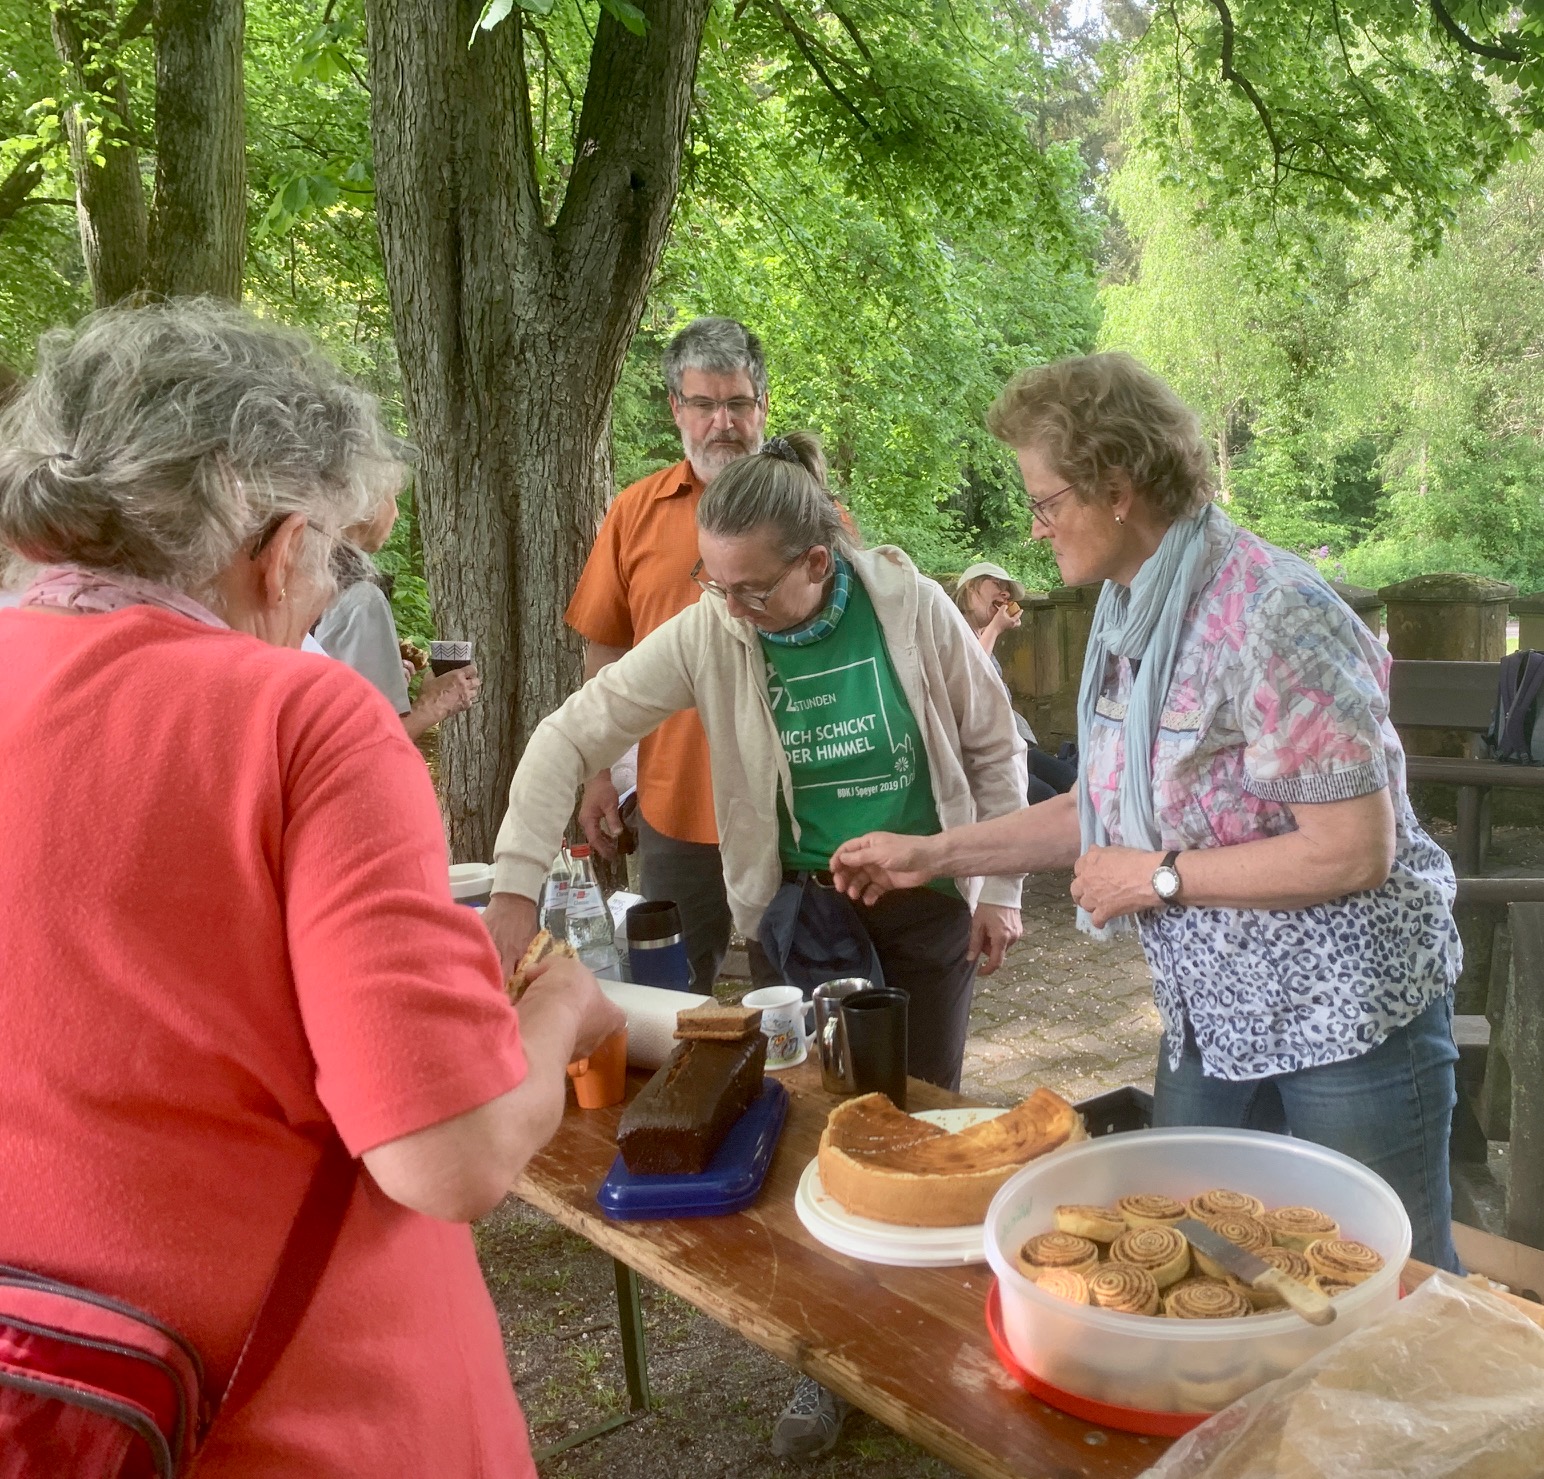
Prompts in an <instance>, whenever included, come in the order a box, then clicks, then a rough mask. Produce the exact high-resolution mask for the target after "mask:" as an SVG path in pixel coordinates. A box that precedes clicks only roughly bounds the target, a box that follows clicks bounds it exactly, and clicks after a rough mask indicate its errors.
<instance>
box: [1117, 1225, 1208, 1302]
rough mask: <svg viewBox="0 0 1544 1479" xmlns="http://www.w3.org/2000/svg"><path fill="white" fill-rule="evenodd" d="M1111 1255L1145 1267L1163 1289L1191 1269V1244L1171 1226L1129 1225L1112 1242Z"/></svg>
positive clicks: (1121, 1260)
mask: <svg viewBox="0 0 1544 1479" xmlns="http://www.w3.org/2000/svg"><path fill="white" fill-rule="evenodd" d="M1110 1258H1111V1259H1112V1260H1113V1261H1114V1262H1116V1263H1134V1264H1136V1266H1137V1267H1138V1268H1145V1269H1146V1270H1147V1271H1148V1273H1150V1274H1151V1275H1152V1276H1153V1282H1154V1283H1155V1284H1157V1286H1158V1287H1159V1288H1160V1289H1167V1288H1168V1287H1169V1285H1170V1284H1173V1283H1175V1282H1177V1281H1178V1280H1180V1279H1183V1278H1184V1277H1185V1275H1186V1274H1187V1273H1189V1272H1190V1244H1189V1243H1187V1242H1186V1241H1185V1239H1184V1237H1183V1235H1181V1234H1180V1233H1178V1232H1176V1231H1175V1230H1174V1229H1173V1228H1172V1227H1157V1226H1150V1227H1129V1228H1127V1229H1126V1231H1125V1232H1123V1233H1122V1234H1121V1235H1120V1236H1119V1237H1118V1238H1116V1240H1115V1241H1114V1242H1113V1243H1111V1244H1110Z"/></svg>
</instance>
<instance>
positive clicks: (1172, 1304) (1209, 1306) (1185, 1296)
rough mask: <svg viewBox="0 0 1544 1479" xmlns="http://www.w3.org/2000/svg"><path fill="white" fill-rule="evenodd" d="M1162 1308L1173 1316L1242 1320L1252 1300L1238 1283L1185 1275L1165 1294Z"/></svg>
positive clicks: (1172, 1318)
mask: <svg viewBox="0 0 1544 1479" xmlns="http://www.w3.org/2000/svg"><path fill="white" fill-rule="evenodd" d="M1163 1312H1164V1314H1166V1315H1167V1316H1168V1317H1169V1318H1170V1319H1171V1320H1240V1319H1242V1318H1243V1317H1244V1316H1245V1315H1247V1314H1248V1313H1249V1301H1248V1300H1247V1299H1245V1298H1244V1295H1243V1293H1242V1291H1241V1290H1240V1289H1239V1287H1238V1285H1236V1284H1228V1283H1224V1281H1223V1280H1221V1279H1186V1280H1185V1281H1184V1282H1183V1283H1179V1284H1176V1285H1175V1286H1174V1287H1173V1288H1172V1289H1170V1290H1169V1292H1168V1293H1167V1294H1165V1295H1164V1296H1163Z"/></svg>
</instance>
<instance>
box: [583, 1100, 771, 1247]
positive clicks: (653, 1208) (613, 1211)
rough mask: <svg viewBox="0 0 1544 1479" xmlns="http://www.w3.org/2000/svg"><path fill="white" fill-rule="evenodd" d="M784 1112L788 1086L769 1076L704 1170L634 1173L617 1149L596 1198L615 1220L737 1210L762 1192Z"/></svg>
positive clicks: (625, 1220) (697, 1215) (707, 1214)
mask: <svg viewBox="0 0 1544 1479" xmlns="http://www.w3.org/2000/svg"><path fill="white" fill-rule="evenodd" d="M787 1113H788V1090H787V1089H785V1088H784V1087H783V1086H782V1085H781V1084H780V1083H778V1081H777V1080H776V1079H774V1078H769V1079H765V1080H764V1081H763V1082H762V1085H761V1095H760V1097H759V1098H757V1099H756V1100H755V1101H754V1102H753V1103H752V1104H751V1106H750V1108H749V1109H747V1110H746V1111H745V1113H744V1114H742V1115H741V1116H740V1118H739V1119H738V1120H737V1121H735V1125H734V1128H733V1129H732V1130H730V1132H729V1134H728V1135H727V1136H725V1138H724V1143H723V1144H722V1145H720V1146H719V1148H718V1150H717V1152H716V1153H715V1154H714V1156H713V1159H712V1160H711V1161H709V1162H708V1168H707V1170H705V1171H700V1172H698V1173H697V1174H695V1175H680V1176H642V1175H635V1174H634V1173H633V1172H632V1171H629V1170H628V1169H627V1166H626V1163H625V1162H624V1161H623V1160H622V1157H621V1156H620V1155H619V1156H618V1157H617V1158H616V1160H615V1161H613V1162H612V1163H611V1170H610V1171H608V1172H607V1173H606V1179H605V1180H604V1181H603V1182H601V1185H600V1190H599V1191H598V1192H596V1193H595V1200H596V1201H597V1202H598V1203H599V1204H600V1209H601V1211H602V1212H604V1213H605V1214H606V1216H607V1217H609V1218H611V1219H612V1220H613V1221H614V1222H637V1221H641V1220H643V1219H645V1218H656V1219H657V1218H666V1217H722V1216H723V1215H724V1214H725V1213H728V1212H738V1211H740V1210H741V1209H742V1208H744V1207H748V1206H750V1204H751V1203H752V1202H754V1201H755V1200H756V1198H757V1196H759V1195H760V1193H761V1184H762V1182H763V1181H765V1180H766V1178H767V1167H768V1166H769V1165H770V1164H771V1162H772V1152H773V1151H774V1150H775V1149H776V1148H777V1137H778V1136H779V1135H780V1134H781V1133H782V1129H783V1118H784V1116H785V1115H786V1114H787Z"/></svg>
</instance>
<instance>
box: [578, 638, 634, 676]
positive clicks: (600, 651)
mask: <svg viewBox="0 0 1544 1479" xmlns="http://www.w3.org/2000/svg"><path fill="white" fill-rule="evenodd" d="M627 650H628V649H627V648H625V647H607V646H606V645H605V644H604V643H602V642H586V643H585V644H584V681H585V682H586V683H588V682H589V681H590V679H591V678H593V677H594V676H595V675H596V674H597V673H598V672H600V670H601V669H602V668H609V667H610V666H611V664H612V663H614V662H615V661H616V660H617V659H618V658H619V657H621V656H622V654H623V653H625V652H626V651H627Z"/></svg>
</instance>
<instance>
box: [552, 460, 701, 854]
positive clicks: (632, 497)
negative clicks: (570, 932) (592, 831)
mask: <svg viewBox="0 0 1544 1479" xmlns="http://www.w3.org/2000/svg"><path fill="white" fill-rule="evenodd" d="M702 491H703V490H702V484H701V482H699V481H698V478H697V475H696V474H695V473H694V472H693V471H692V465H691V463H690V462H677V463H675V464H674V465H673V466H671V467H667V468H664V469H662V470H661V471H659V472H656V473H651V474H650V475H649V476H648V477H646V478H640V479H639V480H638V481H637V482H636V483H633V484H632V485H631V486H630V487H627V488H624V489H623V490H622V491H621V492H620V493H618V494H617V496H616V497H615V498H614V499H613V500H612V503H611V507H610V508H608V509H607V510H606V517H605V518H604V519H603V520H602V521H601V526H600V533H599V534H597V535H596V537H595V547H594V548H593V549H592V550H591V551H590V557H589V559H588V560H586V561H585V564H584V570H583V572H582V573H581V574H580V576H579V584H578V585H577V586H576V587H575V588H574V596H573V600H571V601H570V602H569V603H568V610H567V612H566V613H565V614H564V620H565V621H567V623H568V624H569V626H571V627H572V628H573V629H574V630H575V631H576V632H578V633H579V635H580V636H581V637H583V638H584V639H585V640H586V641H587V642H598V643H600V644H601V645H602V646H605V647H635V646H636V645H637V644H638V643H639V642H641V641H642V640H643V639H644V638H645V637H646V636H648V635H649V633H650V632H652V631H653V630H654V629H655V627H659V626H663V625H664V624H665V623H666V622H667V621H669V620H670V618H671V617H672V616H675V615H676V614H678V613H679V612H681V611H684V610H685V609H686V608H687V607H688V606H690V605H692V604H693V603H694V602H695V601H696V600H697V598H698V597H699V596H700V595H701V594H702V592H701V591H700V590H699V589H698V588H697V585H696V583H695V582H694V581H693V580H692V574H691V572H692V566H693V565H695V564H696V563H697V505H698V503H699V502H700V501H701V499H702ZM709 775H710V772H709V768H708V737H707V735H706V734H704V733H703V729H702V723H701V721H700V720H699V719H698V718H697V711H696V710H695V709H686V710H684V711H683V712H681V713H679V714H672V715H671V717H670V718H668V719H667V720H665V722H664V723H663V724H661V725H660V726H659V728H658V729H656V730H655V731H654V732H653V734H651V735H648V736H647V737H646V738H645V739H644V741H643V742H642V744H640V745H639V746H638V806H639V809H640V810H641V811H642V812H643V815H644V817H645V819H646V820H647V821H648V824H649V825H650V826H651V827H653V828H654V830H655V831H656V832H662V833H663V834H664V835H665V836H666V837H674V838H676V839H677V840H678V841H681V842H708V843H717V841H718V824H717V822H716V820H715V818H714V815H713V783H712V781H711V780H710V779H709Z"/></svg>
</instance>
